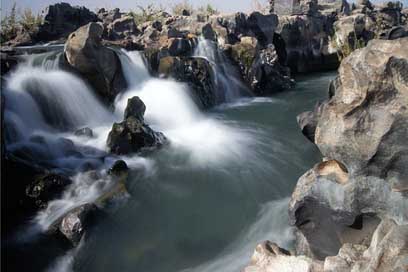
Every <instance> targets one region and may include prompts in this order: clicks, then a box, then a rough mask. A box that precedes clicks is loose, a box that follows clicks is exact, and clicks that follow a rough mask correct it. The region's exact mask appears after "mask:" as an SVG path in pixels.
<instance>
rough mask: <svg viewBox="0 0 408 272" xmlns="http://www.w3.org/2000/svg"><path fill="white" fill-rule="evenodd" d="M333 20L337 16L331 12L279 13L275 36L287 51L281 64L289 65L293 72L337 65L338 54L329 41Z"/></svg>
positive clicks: (324, 69) (321, 69) (329, 68)
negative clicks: (310, 13)
mask: <svg viewBox="0 0 408 272" xmlns="http://www.w3.org/2000/svg"><path fill="white" fill-rule="evenodd" d="M335 20H336V17H335V16H334V15H332V14H330V15H321V14H320V15H314V16H306V15H299V16H298V15H297V16H281V17H280V18H279V25H278V27H277V28H276V31H275V36H277V37H278V38H279V40H281V42H280V48H284V49H285V51H286V54H285V55H286V57H285V59H283V58H282V61H283V63H282V64H284V65H285V66H288V67H289V68H290V70H291V72H292V73H306V72H313V71H327V70H331V69H335V68H337V67H338V65H339V60H338V56H337V53H336V51H335V50H332V49H331V48H332V45H331V44H330V43H329V41H330V37H331V36H332V35H333V32H334V30H333V23H334V21H335ZM275 46H276V47H277V46H278V44H277V43H275ZM278 49H279V48H278ZM278 49H277V51H278ZM278 52H279V51H278ZM280 56H282V54H281V55H280Z"/></svg>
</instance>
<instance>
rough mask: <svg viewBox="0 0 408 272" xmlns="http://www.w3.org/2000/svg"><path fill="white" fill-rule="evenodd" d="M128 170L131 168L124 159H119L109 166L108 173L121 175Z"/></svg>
mask: <svg viewBox="0 0 408 272" xmlns="http://www.w3.org/2000/svg"><path fill="white" fill-rule="evenodd" d="M128 170H129V168H128V166H127V164H126V162H125V161H124V160H117V161H115V163H114V164H113V165H112V167H111V168H109V170H108V173H109V174H110V175H115V176H120V175H122V174H123V173H127V171H128Z"/></svg>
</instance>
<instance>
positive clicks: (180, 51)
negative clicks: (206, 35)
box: [169, 38, 194, 56]
mask: <svg viewBox="0 0 408 272" xmlns="http://www.w3.org/2000/svg"><path fill="white" fill-rule="evenodd" d="M193 50H194V46H193V43H192V41H191V40H190V39H183V38H175V39H173V40H171V41H170V46H169V54H170V56H189V55H191V54H192V53H193Z"/></svg>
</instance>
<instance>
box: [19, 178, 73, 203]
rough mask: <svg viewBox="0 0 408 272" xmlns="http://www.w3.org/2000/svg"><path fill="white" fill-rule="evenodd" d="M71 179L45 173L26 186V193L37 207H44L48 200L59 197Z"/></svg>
mask: <svg viewBox="0 0 408 272" xmlns="http://www.w3.org/2000/svg"><path fill="white" fill-rule="evenodd" d="M71 183H72V181H71V180H70V179H69V178H67V177H64V176H62V175H58V174H53V173H50V174H45V175H42V176H40V177H37V178H36V179H35V180H34V182H33V183H31V184H30V185H29V186H28V187H27V188H26V194H27V196H28V197H29V198H31V199H32V200H33V201H34V203H35V205H37V206H38V207H39V208H45V207H46V206H47V203H48V202H49V201H50V200H53V199H56V198H58V197H60V196H61V195H62V193H63V191H64V189H65V188H66V187H67V186H68V185H70V184H71Z"/></svg>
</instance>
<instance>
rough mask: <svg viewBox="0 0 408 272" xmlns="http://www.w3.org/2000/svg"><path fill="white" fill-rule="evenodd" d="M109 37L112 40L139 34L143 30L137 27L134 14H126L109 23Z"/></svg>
mask: <svg viewBox="0 0 408 272" xmlns="http://www.w3.org/2000/svg"><path fill="white" fill-rule="evenodd" d="M107 29H108V37H109V38H110V39H112V40H120V39H124V38H126V37H130V36H131V35H139V34H140V33H141V32H140V30H139V29H137V27H136V23H135V20H134V19H133V17H132V16H124V17H121V18H119V19H116V20H115V21H113V22H112V23H111V24H109V25H108V28H107Z"/></svg>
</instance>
